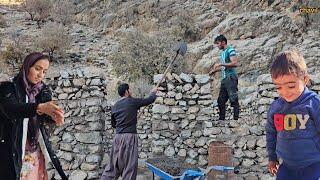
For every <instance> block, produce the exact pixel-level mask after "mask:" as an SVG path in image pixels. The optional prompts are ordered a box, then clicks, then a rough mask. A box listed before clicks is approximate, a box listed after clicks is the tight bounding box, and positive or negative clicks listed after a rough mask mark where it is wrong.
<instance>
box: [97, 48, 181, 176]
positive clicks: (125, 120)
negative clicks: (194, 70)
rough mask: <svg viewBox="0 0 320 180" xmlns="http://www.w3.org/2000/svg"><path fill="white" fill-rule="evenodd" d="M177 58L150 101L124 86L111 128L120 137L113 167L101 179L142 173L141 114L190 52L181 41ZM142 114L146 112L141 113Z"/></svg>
mask: <svg viewBox="0 0 320 180" xmlns="http://www.w3.org/2000/svg"><path fill="white" fill-rule="evenodd" d="M174 50H175V51H176V55H175V57H174V59H173V60H172V61H171V62H170V63H169V65H168V67H167V69H166V70H165V72H164V73H163V76H162V78H161V80H160V81H159V82H158V84H157V85H156V87H155V88H153V89H152V90H151V95H150V96H149V97H148V98H146V99H139V98H133V97H132V94H131V90H130V88H129V85H128V84H121V85H119V87H118V93H119V95H120V96H121V99H120V100H119V101H118V102H117V103H116V104H115V105H114V106H113V107H112V110H111V125H112V127H114V128H116V135H115V137H114V139H113V145H112V149H111V155H110V164H109V165H107V166H106V168H105V170H104V172H103V174H102V177H101V180H114V179H118V177H119V176H121V177H122V179H123V180H127V179H128V180H135V179H136V178H137V170H138V137H137V119H138V118H137V116H138V114H137V111H138V110H139V109H140V108H141V107H143V106H147V105H149V104H151V103H153V102H154V101H155V100H156V98H157V96H156V92H157V91H158V87H159V86H160V84H161V82H162V81H163V80H164V78H165V77H166V74H167V73H168V71H169V69H170V68H171V66H172V64H173V63H174V62H175V60H176V58H177V57H178V55H179V54H180V55H181V56H183V55H184V54H185V53H186V51H187V45H186V44H185V43H184V42H179V43H178V44H177V45H176V47H175V49H174ZM141 111H142V110H141Z"/></svg>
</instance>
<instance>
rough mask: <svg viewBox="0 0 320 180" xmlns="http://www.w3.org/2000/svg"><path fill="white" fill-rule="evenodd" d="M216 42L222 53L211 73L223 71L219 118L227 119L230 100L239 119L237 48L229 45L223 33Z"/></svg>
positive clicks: (234, 117) (234, 116) (234, 115)
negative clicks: (227, 104)
mask: <svg viewBox="0 0 320 180" xmlns="http://www.w3.org/2000/svg"><path fill="white" fill-rule="evenodd" d="M214 43H215V44H216V45H217V46H218V48H219V49H220V50H222V52H221V53H220V63H216V64H215V65H214V67H213V70H211V71H210V72H209V74H214V73H216V72H218V71H220V72H221V86H220V92H219V98H218V107H219V120H225V115H226V102H227V101H228V99H229V100H230V103H231V106H232V107H233V119H234V120H237V119H239V112H240V107H239V102H238V77H237V71H236V67H237V63H238V61H237V58H236V52H235V50H234V49H233V48H232V47H231V46H228V45H227V39H226V37H224V36H223V35H220V36H218V37H216V38H215V40H214Z"/></svg>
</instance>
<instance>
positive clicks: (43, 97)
mask: <svg viewBox="0 0 320 180" xmlns="http://www.w3.org/2000/svg"><path fill="white" fill-rule="evenodd" d="M39 99H40V100H39V102H40V103H46V102H49V101H52V91H51V90H50V88H49V87H48V86H47V85H45V86H44V88H43V89H42V90H41V93H40V97H39ZM39 119H40V120H42V121H45V122H47V123H55V121H54V120H53V119H52V118H51V117H50V116H49V115H47V114H43V115H41V116H39Z"/></svg>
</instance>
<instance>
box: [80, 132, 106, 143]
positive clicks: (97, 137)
mask: <svg viewBox="0 0 320 180" xmlns="http://www.w3.org/2000/svg"><path fill="white" fill-rule="evenodd" d="M75 137H76V139H77V140H78V141H79V142H82V143H88V144H98V143H101V141H102V137H101V134H100V132H90V133H75Z"/></svg>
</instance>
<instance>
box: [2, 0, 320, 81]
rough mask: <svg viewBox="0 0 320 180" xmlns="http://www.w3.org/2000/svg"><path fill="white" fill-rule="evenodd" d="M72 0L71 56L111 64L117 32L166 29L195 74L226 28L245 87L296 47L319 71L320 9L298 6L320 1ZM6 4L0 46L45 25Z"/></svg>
mask: <svg viewBox="0 0 320 180" xmlns="http://www.w3.org/2000/svg"><path fill="white" fill-rule="evenodd" d="M53 3H55V1H53ZM73 3H74V5H75V7H76V11H75V22H74V23H73V24H71V26H70V28H69V30H68V32H70V34H71V35H72V36H73V40H72V41H73V42H72V46H71V49H69V50H67V52H68V53H69V55H70V56H69V57H67V58H66V62H76V63H83V64H87V63H88V62H89V63H91V64H94V65H96V66H110V64H109V63H108V59H109V55H110V53H112V52H114V51H115V50H116V49H117V47H118V43H119V38H120V37H119V36H122V34H120V35H119V33H118V32H122V33H123V32H124V33H126V32H129V31H132V29H138V30H141V31H142V32H145V33H148V34H150V35H157V34H161V35H162V36H163V34H167V35H168V36H169V35H170V36H173V37H174V39H176V40H178V39H183V40H184V41H187V42H188V46H189V52H188V55H187V57H186V58H185V60H184V61H186V62H187V64H188V65H189V68H188V69H187V70H188V71H193V73H206V72H208V68H209V67H210V65H212V64H213V63H215V62H217V61H218V49H217V48H216V47H215V46H214V44H213V39H214V37H216V36H217V35H219V34H224V35H225V36H226V37H227V38H228V40H229V43H230V44H232V45H233V46H235V48H236V50H237V51H238V53H239V62H240V67H239V68H238V71H239V73H240V74H241V78H240V79H241V80H240V84H241V86H248V85H250V84H251V83H252V82H254V81H255V80H256V78H257V77H258V75H259V74H262V73H266V72H267V70H268V65H269V64H270V61H271V60H272V57H273V56H274V55H275V54H276V53H278V52H280V51H283V50H285V49H288V48H291V47H296V48H298V49H299V50H300V51H301V52H302V53H303V54H304V56H305V58H306V61H307V63H308V66H309V67H310V72H314V71H319V69H317V68H316V67H317V66H318V65H319V61H317V59H319V57H320V53H319V46H320V45H319V29H318V27H319V24H320V13H312V14H307V13H301V12H300V11H299V8H301V7H319V6H320V2H319V1H312V0H307V1H301V0H294V1H289V0H260V1H254V0H242V1H240V0H231V1H226V0H199V1H192V0H182V1H179V2H176V1H173V0H165V1H159V0H139V1H124V0H123V1H112V0H92V1H85V0H74V1H73ZM1 9H2V10H1V13H2V14H4V17H5V19H6V20H7V25H8V26H7V27H5V28H0V29H1V31H2V33H3V34H4V36H3V37H2V39H3V40H2V42H3V43H2V48H4V47H5V45H6V39H8V38H9V37H11V36H13V35H14V34H16V33H19V34H22V35H29V36H31V37H29V42H32V41H31V40H32V37H36V36H37V33H39V32H40V30H38V29H37V28H36V26H35V25H33V24H32V23H30V22H26V17H27V14H26V13H25V12H22V11H15V10H13V9H8V8H1ZM163 38H166V37H163ZM169 40H172V38H171V39H169ZM170 43H171V44H172V42H170ZM88 59H89V60H88ZM108 69H112V67H110V68H108ZM187 70H186V71H187Z"/></svg>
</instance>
